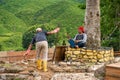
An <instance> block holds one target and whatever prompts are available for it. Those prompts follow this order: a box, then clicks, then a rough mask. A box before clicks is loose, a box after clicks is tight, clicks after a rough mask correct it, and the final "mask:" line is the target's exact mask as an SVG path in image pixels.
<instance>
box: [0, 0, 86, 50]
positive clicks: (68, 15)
mask: <svg viewBox="0 0 120 80" xmlns="http://www.w3.org/2000/svg"><path fill="white" fill-rule="evenodd" d="M81 1H83V0H81ZM80 3H81V2H79V1H77V0H0V12H1V13H0V38H1V39H0V43H1V46H2V48H1V49H2V50H10V49H11V50H23V48H22V43H23V44H27V45H24V46H23V47H27V46H28V44H29V43H30V42H31V38H32V37H33V35H34V32H29V30H35V28H34V29H32V28H33V27H35V26H36V27H39V25H40V26H44V28H45V29H46V30H48V31H50V30H52V29H54V28H55V27H56V25H58V24H60V25H61V31H60V32H59V33H58V34H54V35H50V36H48V41H49V43H50V44H49V46H53V45H55V44H59V45H60V44H62V41H63V40H66V38H65V34H66V33H70V35H71V36H72V37H73V36H74V35H75V34H76V31H77V30H76V29H77V27H78V26H79V25H82V22H83V21H84V11H85V10H84V9H80V8H79V7H78V6H79V4H80ZM27 31H28V32H27ZM17 32H19V33H17ZM23 33H24V34H23ZM31 33H32V34H31ZM8 34H11V35H8ZM13 35H16V37H17V38H18V39H16V38H15V36H13ZM22 35H23V37H21V36H22ZM25 35H27V36H25ZM28 36H29V37H28ZM12 38H13V39H12ZM24 38H26V40H24ZM23 41H26V42H23ZM7 44H8V45H7Z"/></svg>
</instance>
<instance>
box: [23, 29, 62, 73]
mask: <svg viewBox="0 0 120 80" xmlns="http://www.w3.org/2000/svg"><path fill="white" fill-rule="evenodd" d="M59 30H60V28H56V29H54V30H52V31H49V32H47V31H44V30H42V29H41V28H37V29H36V32H37V33H36V35H35V36H34V37H33V39H32V41H31V43H30V45H29V47H28V49H27V51H26V53H25V54H24V55H28V54H29V53H30V50H31V48H32V45H33V44H36V60H37V68H38V69H42V62H43V70H44V71H45V72H46V71H47V59H48V42H47V38H46V36H47V35H49V34H55V33H57V32H59ZM40 53H42V54H43V55H42V57H41V56H40Z"/></svg>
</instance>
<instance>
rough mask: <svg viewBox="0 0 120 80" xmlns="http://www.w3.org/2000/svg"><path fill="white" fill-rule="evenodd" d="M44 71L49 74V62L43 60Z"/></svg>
mask: <svg viewBox="0 0 120 80" xmlns="http://www.w3.org/2000/svg"><path fill="white" fill-rule="evenodd" d="M43 71H44V72H47V71H48V70H47V61H46V60H43Z"/></svg>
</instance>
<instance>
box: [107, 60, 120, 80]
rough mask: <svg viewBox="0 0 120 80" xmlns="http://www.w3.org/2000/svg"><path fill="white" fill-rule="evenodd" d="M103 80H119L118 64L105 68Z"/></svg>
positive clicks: (119, 69)
mask: <svg viewBox="0 0 120 80" xmlns="http://www.w3.org/2000/svg"><path fill="white" fill-rule="evenodd" d="M105 80H120V62H118V63H114V64H110V65H107V66H106V78H105Z"/></svg>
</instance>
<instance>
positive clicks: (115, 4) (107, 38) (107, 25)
mask: <svg viewBox="0 0 120 80" xmlns="http://www.w3.org/2000/svg"><path fill="white" fill-rule="evenodd" d="M119 5H120V0H106V1H105V0H101V33H102V35H101V37H102V45H103V46H111V47H114V49H115V50H120V41H119V40H120V37H119V36H120V30H119V29H120V24H119V20H120V15H118V14H119V13H120V8H119V7H120V6H119Z"/></svg>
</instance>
